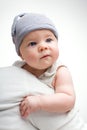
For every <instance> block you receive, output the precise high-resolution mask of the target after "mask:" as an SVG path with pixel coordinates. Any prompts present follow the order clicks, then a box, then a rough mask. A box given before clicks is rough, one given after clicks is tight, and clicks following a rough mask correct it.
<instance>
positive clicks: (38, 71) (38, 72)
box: [22, 64, 47, 77]
mask: <svg viewBox="0 0 87 130" xmlns="http://www.w3.org/2000/svg"><path fill="white" fill-rule="evenodd" d="M22 68H23V69H25V70H27V71H28V72H30V73H32V74H33V75H35V76H36V77H39V76H40V75H42V74H43V73H44V72H45V71H46V70H47V69H43V70H41V69H36V68H32V67H30V66H28V65H27V64H25V65H24V66H23V67H22Z"/></svg>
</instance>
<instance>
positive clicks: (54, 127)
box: [0, 66, 86, 130]
mask: <svg viewBox="0 0 87 130" xmlns="http://www.w3.org/2000/svg"><path fill="white" fill-rule="evenodd" d="M52 93H54V90H53V89H52V88H50V87H48V86H47V85H45V84H43V83H42V82H40V81H39V80H38V79H37V78H36V77H35V76H33V75H32V74H31V73H29V72H27V71H26V70H24V69H22V68H20V67H16V66H12V67H5V68H0V130H19V129H20V130H38V129H39V130H86V129H82V128H81V127H79V124H80V126H82V124H83V123H82V122H80V123H79V120H78V119H77V118H75V119H76V120H74V117H77V113H78V112H77V111H76V110H74V109H73V110H72V111H71V112H69V113H66V114H58V113H49V112H45V111H38V112H34V113H32V114H30V115H29V117H28V118H27V119H26V120H25V119H22V118H21V116H20V111H19V104H20V102H21V101H22V99H23V97H25V96H26V95H28V94H52ZM73 120H74V121H73ZM68 123H69V124H70V125H69V126H72V129H71V128H70V129H67V128H68V127H67V125H66V124H68ZM76 126H78V129H76ZM65 128H66V129H65Z"/></svg>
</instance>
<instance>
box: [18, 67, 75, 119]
mask: <svg viewBox="0 0 87 130" xmlns="http://www.w3.org/2000/svg"><path fill="white" fill-rule="evenodd" d="M54 88H55V93H54V94H51V95H30V96H28V97H26V98H25V99H24V100H23V101H22V103H21V105H20V111H21V115H22V116H24V117H26V116H28V114H29V113H31V112H33V111H36V110H39V109H41V110H45V111H48V112H58V113H65V112H68V111H70V110H71V109H72V108H73V106H74V103H75V92H74V87H73V82H72V78H71V75H70V72H69V70H68V69H67V68H66V67H64V66H62V67H60V68H59V69H58V70H57V74H56V78H55V82H54Z"/></svg>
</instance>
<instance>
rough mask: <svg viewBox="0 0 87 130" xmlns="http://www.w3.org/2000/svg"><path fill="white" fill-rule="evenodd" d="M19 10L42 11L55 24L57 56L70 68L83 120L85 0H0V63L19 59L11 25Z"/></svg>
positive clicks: (85, 95)
mask: <svg viewBox="0 0 87 130" xmlns="http://www.w3.org/2000/svg"><path fill="white" fill-rule="evenodd" d="M22 12H38V13H43V14H46V15H47V16H48V17H49V18H51V19H52V20H53V22H54V24H55V25H56V27H57V29H58V33H59V48H60V57H61V58H62V60H63V61H64V62H65V63H66V64H67V65H68V67H69V68H70V71H71V73H72V77H73V81H74V85H75V89H76V93H77V101H78V105H79V107H80V113H81V115H82V117H83V118H84V119H85V120H86V121H87V113H86V112H87V103H86V102H87V101H86V99H87V0H1V1H0V67H5V66H9V65H12V63H13V62H14V61H15V60H18V59H20V58H19V57H18V56H17V54H16V52H15V47H14V44H13V43H12V39H11V25H12V22H13V18H14V16H15V15H17V14H19V13H22Z"/></svg>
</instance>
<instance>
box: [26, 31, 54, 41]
mask: <svg viewBox="0 0 87 130" xmlns="http://www.w3.org/2000/svg"><path fill="white" fill-rule="evenodd" d="M39 37H42V38H44V37H54V33H53V32H52V31H51V30H49V29H38V30H34V31H32V32H29V33H28V34H27V35H26V36H25V37H24V39H26V38H30V39H39Z"/></svg>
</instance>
